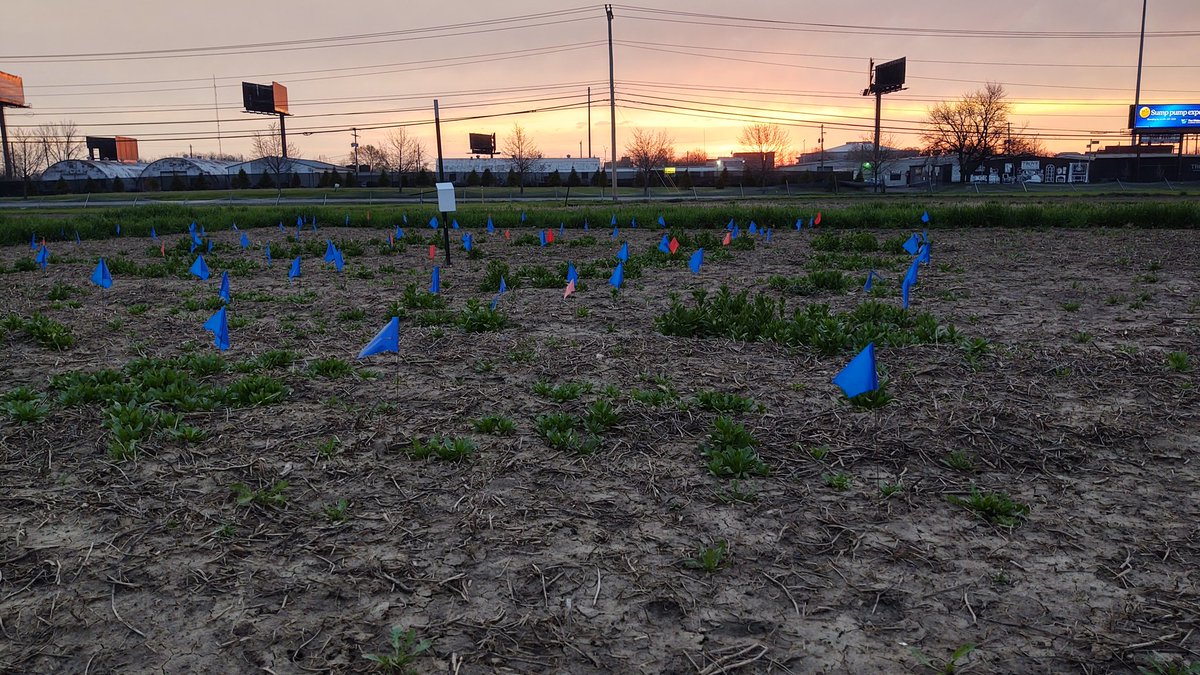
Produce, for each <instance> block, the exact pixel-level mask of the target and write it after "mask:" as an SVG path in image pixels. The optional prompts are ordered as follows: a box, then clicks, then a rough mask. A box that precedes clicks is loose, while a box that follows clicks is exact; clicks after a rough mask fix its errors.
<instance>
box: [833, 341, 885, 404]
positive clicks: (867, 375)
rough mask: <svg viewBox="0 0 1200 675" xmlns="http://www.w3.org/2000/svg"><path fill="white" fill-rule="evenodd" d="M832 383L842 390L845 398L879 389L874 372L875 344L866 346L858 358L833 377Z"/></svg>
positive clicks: (877, 376)
mask: <svg viewBox="0 0 1200 675" xmlns="http://www.w3.org/2000/svg"><path fill="white" fill-rule="evenodd" d="M833 383H834V384H836V385H837V386H839V387H841V388H842V392H843V393H845V394H846V397H847V398H854V397H855V396H858V395H859V394H865V393H867V392H869V391H875V390H876V389H878V388H879V375H878V374H877V373H876V372H875V343H874V342H872V343H870V344H868V345H867V347H866V349H863V350H862V351H861V352H859V354H858V356H856V357H854V358H853V359H851V360H850V363H847V364H846V367H845V368H842V371H841V372H840V373H838V374H837V375H834V376H833Z"/></svg>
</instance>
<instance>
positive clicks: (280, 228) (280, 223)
mask: <svg viewBox="0 0 1200 675" xmlns="http://www.w3.org/2000/svg"><path fill="white" fill-rule="evenodd" d="M279 231H280V232H283V231H284V229H283V221H282V220H281V221H279Z"/></svg>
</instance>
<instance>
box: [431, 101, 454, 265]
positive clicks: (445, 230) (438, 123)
mask: <svg viewBox="0 0 1200 675" xmlns="http://www.w3.org/2000/svg"><path fill="white" fill-rule="evenodd" d="M433 129H434V133H435V135H436V136H437V151H438V182H439V183H445V182H446V162H445V161H443V160H442V116H441V113H440V112H438V100H437V99H436V98H435V99H433ZM442 244H443V246H445V248H446V267H449V266H450V223H448V222H446V212H445V211H442Z"/></svg>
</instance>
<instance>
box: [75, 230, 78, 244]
mask: <svg viewBox="0 0 1200 675" xmlns="http://www.w3.org/2000/svg"><path fill="white" fill-rule="evenodd" d="M75 245H76V246H78V245H79V230H75Z"/></svg>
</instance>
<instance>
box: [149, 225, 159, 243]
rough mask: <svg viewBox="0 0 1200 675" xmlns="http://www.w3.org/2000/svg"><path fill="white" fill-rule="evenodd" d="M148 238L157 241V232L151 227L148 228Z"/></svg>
mask: <svg viewBox="0 0 1200 675" xmlns="http://www.w3.org/2000/svg"><path fill="white" fill-rule="evenodd" d="M150 238H151V239H153V240H154V241H158V233H157V232H155V231H154V228H153V227H152V228H150Z"/></svg>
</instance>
